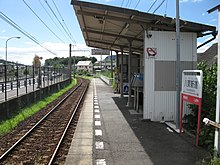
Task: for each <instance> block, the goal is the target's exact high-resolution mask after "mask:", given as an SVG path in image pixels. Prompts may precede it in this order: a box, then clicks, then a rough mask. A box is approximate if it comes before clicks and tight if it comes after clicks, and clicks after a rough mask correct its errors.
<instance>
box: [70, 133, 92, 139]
mask: <svg viewBox="0 0 220 165" xmlns="http://www.w3.org/2000/svg"><path fill="white" fill-rule="evenodd" d="M92 137H93V132H77V133H76V134H74V138H76V139H88V138H92Z"/></svg>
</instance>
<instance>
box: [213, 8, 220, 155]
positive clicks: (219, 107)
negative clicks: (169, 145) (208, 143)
mask: <svg viewBox="0 0 220 165" xmlns="http://www.w3.org/2000/svg"><path fill="white" fill-rule="evenodd" d="M219 32H220V8H219V9H218V71H217V97H216V115H215V122H216V123H219V116H220V113H219V110H220V35H219ZM219 135H220V134H219V129H217V128H216V129H215V141H214V149H215V150H216V151H217V152H218V151H219ZM217 152H215V156H217Z"/></svg>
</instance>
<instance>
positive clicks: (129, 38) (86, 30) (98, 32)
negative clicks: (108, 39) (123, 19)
mask: <svg viewBox="0 0 220 165" xmlns="http://www.w3.org/2000/svg"><path fill="white" fill-rule="evenodd" d="M83 31H84V32H89V33H94V34H101V35H105V36H113V37H119V38H125V39H127V40H132V41H140V42H143V39H138V38H134V37H128V36H124V35H118V34H114V33H107V32H100V31H97V30H89V29H83Z"/></svg>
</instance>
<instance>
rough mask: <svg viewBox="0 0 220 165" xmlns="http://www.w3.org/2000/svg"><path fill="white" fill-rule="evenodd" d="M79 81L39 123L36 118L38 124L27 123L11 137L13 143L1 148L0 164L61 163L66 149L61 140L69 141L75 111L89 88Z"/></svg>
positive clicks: (84, 81) (75, 117)
mask: <svg viewBox="0 0 220 165" xmlns="http://www.w3.org/2000/svg"><path fill="white" fill-rule="evenodd" d="M80 81H81V82H80V83H79V84H78V85H77V86H76V87H75V88H74V89H72V90H71V91H70V92H69V94H67V95H66V96H65V97H64V98H62V99H61V100H60V101H59V102H58V103H56V105H55V106H54V107H53V108H50V110H49V111H48V110H47V112H46V113H45V112H44V113H45V114H44V115H43V117H40V118H41V119H40V120H39V117H37V118H38V120H39V121H38V122H30V123H29V124H28V126H27V127H25V128H24V129H22V130H21V132H19V134H18V135H17V134H16V135H14V136H16V137H15V138H14V139H16V140H14V142H11V141H10V142H6V143H5V144H4V145H1V152H0V153H1V156H0V164H59V162H60V161H64V159H65V156H64V155H63V154H64V152H63V151H66V152H68V148H67V147H68V146H66V144H65V143H63V140H65V139H66V140H68V139H69V140H70V139H71V136H72V135H73V131H74V129H73V128H75V127H76V123H77V119H78V116H79V112H78V109H79V107H80V103H81V102H82V100H83V97H84V95H85V93H86V90H87V88H88V84H89V81H88V80H83V79H81V80H80ZM41 116H42V115H41ZM35 120H36V119H35ZM69 127H71V130H68V128H69ZM67 133H68V135H67ZM66 135H67V136H66ZM12 143H13V144H12ZM9 146H10V147H9ZM62 148H63V149H62ZM59 152H60V153H59ZM60 158H61V160H60Z"/></svg>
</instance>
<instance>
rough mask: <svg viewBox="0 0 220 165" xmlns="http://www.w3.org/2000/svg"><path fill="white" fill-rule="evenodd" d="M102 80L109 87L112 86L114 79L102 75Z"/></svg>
mask: <svg viewBox="0 0 220 165" xmlns="http://www.w3.org/2000/svg"><path fill="white" fill-rule="evenodd" d="M100 79H101V80H102V81H104V82H105V83H106V84H107V85H109V86H112V84H113V78H108V77H106V76H103V75H100Z"/></svg>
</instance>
